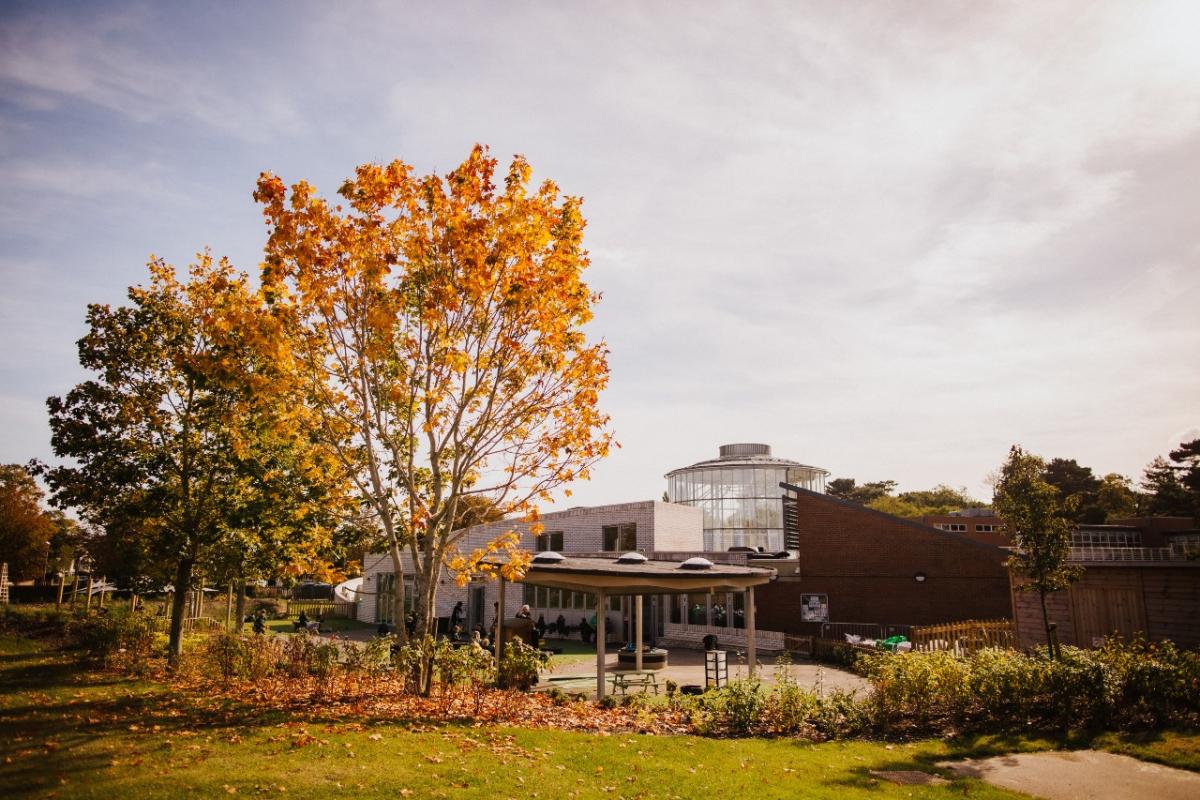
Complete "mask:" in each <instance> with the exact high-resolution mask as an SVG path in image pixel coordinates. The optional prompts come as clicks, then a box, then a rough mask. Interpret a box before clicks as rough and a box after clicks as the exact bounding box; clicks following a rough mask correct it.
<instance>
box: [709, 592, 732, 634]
mask: <svg viewBox="0 0 1200 800" xmlns="http://www.w3.org/2000/svg"><path fill="white" fill-rule="evenodd" d="M725 600H726V597H725V595H723V594H715V595H713V606H712V624H713V625H715V626H717V627H718V628H727V627H729V614H728V613H727V612H726V603H725Z"/></svg>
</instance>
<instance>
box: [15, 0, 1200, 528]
mask: <svg viewBox="0 0 1200 800" xmlns="http://www.w3.org/2000/svg"><path fill="white" fill-rule="evenodd" d="M1198 29H1200V4H1197V3H1195V2H1189V1H1188V0H1184V1H1183V2H1177V3H1170V2H1163V3H1158V2H1145V1H1143V0H1139V1H1137V2H1132V1H1131V2H1124V3H1111V2H1110V3H1102V2H1095V1H1094V0H1085V1H1083V2H1042V3H1031V4H1013V3H988V2H972V3H961V2H932V1H928V2H920V3H896V2H840V1H839V2H804V3H796V2H781V3H754V2H739V3H721V4H718V3H715V2H710V3H704V2H699V3H686V4H685V3H671V2H656V3H634V2H629V3H620V2H604V3H599V2H597V3H549V2H545V3H521V2H505V3H467V2H447V3H432V2H431V3H391V2H380V3H370V2H346V3H304V2H286V3H285V2H276V3H270V2H261V3H254V4H238V3H219V2H206V3H199V2H197V3H190V4H189V3H117V4H114V3H102V2H88V3H80V4H70V3H47V2H28V3H21V2H11V0H10V1H9V2H5V3H4V4H3V6H2V7H0V187H2V188H3V191H0V280H2V283H0V286H2V287H3V289H0V342H2V343H3V346H2V347H0V461H2V462H4V463H11V462H17V463H24V462H26V461H28V460H29V459H30V458H35V457H36V458H41V459H45V460H52V459H53V455H52V453H51V450H50V446H49V428H48V425H47V421H46V413H45V405H44V403H45V399H46V397H48V396H50V395H59V394H65V393H66V392H67V391H68V390H69V389H70V388H71V387H72V386H73V385H74V384H75V383H77V382H79V381H80V380H83V379H84V378H85V377H86V375H85V373H84V372H83V371H82V370H81V368H80V367H79V365H78V362H77V359H76V354H75V341H76V339H78V338H79V337H80V336H81V335H82V334H83V332H84V326H83V319H84V312H85V307H86V305H87V304H88V303H91V302H101V303H114V304H115V303H120V302H121V301H122V300H123V298H124V294H125V290H126V287H128V286H129V285H132V284H137V283H141V282H143V281H144V280H145V278H146V275H147V273H146V269H145V264H146V262H147V260H148V259H149V257H150V255H151V254H154V255H157V256H161V257H164V258H166V259H167V260H168V261H170V262H172V263H174V264H176V265H178V266H181V267H182V266H183V265H185V264H187V263H188V262H189V261H190V260H191V259H192V258H193V257H194V254H195V253H196V252H197V251H199V250H201V249H202V248H204V247H210V248H211V249H212V251H213V253H214V254H216V255H228V256H229V257H230V258H231V259H232V260H233V261H234V263H235V264H236V265H237V266H238V267H239V268H241V269H243V270H245V271H247V272H251V273H253V272H255V271H256V270H257V265H258V262H259V260H260V258H261V252H262V246H263V243H264V239H265V228H264V226H263V223H262V219H261V216H260V213H259V210H258V209H257V208H256V206H255V204H254V202H253V200H252V198H251V193H252V191H253V188H254V183H255V179H256V178H257V176H258V174H259V173H260V172H261V171H272V172H274V173H276V174H278V175H279V176H280V177H282V178H283V179H284V180H285V181H288V182H291V181H295V180H298V179H301V178H304V179H307V180H308V181H310V182H311V183H313V184H314V185H315V186H316V187H317V188H318V190H319V191H321V192H322V193H324V194H326V195H329V196H332V195H333V194H334V192H335V191H336V189H337V187H338V185H339V184H340V183H341V181H342V180H343V179H344V178H345V177H347V176H349V175H350V174H351V173H352V172H353V169H354V167H355V166H356V165H358V164H361V163H365V162H387V161H391V160H392V159H395V158H400V159H403V160H404V161H406V162H407V163H409V164H411V165H413V167H414V168H415V170H416V171H417V172H418V173H419V174H425V173H429V172H433V171H436V172H440V173H445V172H447V171H449V170H450V169H453V168H454V167H455V166H456V165H457V164H459V163H460V162H461V161H462V160H463V159H464V158H465V157H466V156H467V154H468V152H469V151H470V148H471V146H472V145H473V144H474V143H475V142H480V143H483V144H486V145H488V146H490V148H491V151H492V153H493V154H494V155H495V156H497V157H498V158H499V159H500V160H501V162H503V163H506V162H507V160H508V159H509V158H510V157H511V156H512V154H514V153H521V154H523V155H524V156H525V157H526V158H528V159H529V161H530V162H531V163H532V165H533V167H534V169H535V174H536V176H537V177H539V178H540V177H549V178H553V179H554V180H555V181H556V182H557V183H558V184H559V185H560V186H561V187H562V189H563V191H565V192H566V193H568V194H573V195H581V196H582V197H583V198H584V214H585V216H586V217H587V219H588V229H587V233H586V237H585V241H586V246H587V247H588V249H589V251H590V253H591V259H592V266H591V268H590V269H589V270H588V281H589V283H590V285H591V286H592V287H593V288H594V289H596V290H597V291H599V292H601V293H602V294H603V300H602V301H601V303H600V304H599V306H598V307H597V309H596V317H595V320H594V321H593V322H592V323H591V325H590V331H589V332H590V334H591V335H592V336H594V337H596V338H603V339H605V340H606V341H607V343H608V345H609V346H610V348H611V351H612V355H611V359H610V366H611V369H612V378H611V383H610V386H609V389H608V390H607V391H606V392H605V394H604V395H603V400H602V402H603V406H604V409H605V410H606V411H607V412H608V413H609V414H611V417H612V425H613V428H614V430H615V432H616V436H617V439H618V440H619V441H620V443H621V448H620V449H619V450H618V451H616V452H615V453H614V454H613V455H612V456H610V457H609V458H608V459H607V460H606V461H605V462H603V463H602V464H601V465H599V466H598V467H597V468H596V469H595V470H594V476H593V479H592V481H590V482H589V483H585V484H578V485H576V486H575V487H574V496H573V497H572V499H571V501H570V504H576V503H580V504H595V503H610V502H623V501H629V500H638V499H647V498H656V497H659V496H660V495H661V493H662V492H663V490H664V489H665V481H664V480H663V475H664V473H666V472H667V471H669V470H671V469H673V468H676V467H680V466H686V465H688V464H691V463H693V462H696V461H700V460H704V459H707V458H710V457H713V456H715V455H716V453H717V447H718V446H719V445H720V444H722V443H728V442H741V441H751V442H765V443H769V444H771V445H772V446H773V449H774V454H775V455H778V456H783V457H787V458H792V459H795V460H798V461H801V462H804V463H807V464H812V465H816V466H821V467H824V468H826V469H828V470H830V471H831V473H832V476H833V477H854V478H857V479H858V480H859V481H860V482H861V481H866V480H881V479H893V480H896V481H898V482H899V483H900V487H901V488H902V489H918V488H927V487H930V486H933V485H934V484H938V483H948V484H951V485H954V486H965V487H966V488H967V489H968V491H970V492H971V493H972V494H974V495H975V496H977V497H983V498H985V499H986V498H987V497H988V496H989V495H990V488H988V485H987V476H988V474H989V473H990V472H992V471H993V470H995V469H996V468H997V467H998V466H999V465H1000V463H1001V462H1002V461H1003V460H1004V458H1005V456H1006V454H1007V452H1008V449H1009V447H1010V446H1011V445H1012V444H1014V443H1020V444H1021V445H1023V446H1024V447H1025V448H1026V449H1028V450H1031V451H1033V452H1036V453H1039V454H1041V455H1043V456H1045V457H1047V458H1050V457H1064V458H1075V459H1077V460H1078V461H1079V462H1080V463H1082V464H1085V465H1087V466H1090V467H1092V468H1093V469H1094V470H1096V472H1097V473H1100V474H1104V473H1108V472H1120V473H1123V474H1126V475H1130V476H1134V477H1137V476H1140V474H1141V472H1142V470H1143V468H1144V466H1145V465H1146V463H1147V462H1149V461H1150V460H1151V459H1152V458H1154V457H1155V456H1156V455H1160V454H1164V453H1165V452H1166V451H1167V450H1169V449H1170V448H1171V447H1172V446H1174V445H1175V444H1176V443H1177V442H1179V441H1180V440H1184V439H1190V438H1195V437H1196V436H1200V369H1198V367H1200V314H1198V313H1197V312H1196V309H1197V308H1200V224H1197V210H1198V207H1200V204H1198V198H1197V188H1196V187H1198V186H1200V47H1196V45H1195V42H1194V34H1195V31H1196V30H1198Z"/></svg>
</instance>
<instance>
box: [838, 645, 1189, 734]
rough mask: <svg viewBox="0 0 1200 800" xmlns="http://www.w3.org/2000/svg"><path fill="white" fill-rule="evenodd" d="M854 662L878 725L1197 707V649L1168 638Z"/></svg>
mask: <svg viewBox="0 0 1200 800" xmlns="http://www.w3.org/2000/svg"><path fill="white" fill-rule="evenodd" d="M860 664H861V666H862V668H863V669H864V672H865V674H866V675H867V677H868V678H869V679H870V680H871V683H872V685H873V687H874V691H873V693H872V695H871V702H872V714H873V716H874V718H875V722H876V724H877V726H878V727H879V728H880V729H883V730H889V729H920V730H945V729H946V728H947V727H953V728H955V729H958V730H972V729H973V730H987V729H996V728H1001V727H1010V726H1012V725H1015V724H1019V725H1038V726H1043V727H1045V726H1050V727H1057V728H1073V727H1085V726H1103V727H1116V728H1147V727H1158V726H1161V725H1164V724H1169V723H1178V724H1189V723H1192V724H1194V722H1195V721H1196V719H1197V717H1198V716H1200V655H1198V654H1196V653H1194V652H1188V651H1181V650H1179V649H1178V648H1176V647H1175V646H1174V645H1172V644H1170V643H1169V642H1166V643H1162V644H1147V643H1146V642H1141V641H1136V642H1133V643H1131V644H1125V643H1122V642H1119V641H1115V640H1113V641H1109V642H1107V643H1106V644H1105V645H1104V646H1103V647H1101V648H1099V649H1096V650H1084V649H1080V648H1076V647H1064V648H1062V657H1061V658H1059V659H1056V660H1050V659H1049V658H1048V657H1047V656H1046V655H1045V654H1044V653H1042V652H1041V651H1036V652H1032V653H1029V654H1025V653H1020V652H1017V651H1012V650H981V651H979V652H977V653H974V654H972V655H970V656H961V657H960V656H954V655H951V654H949V653H903V654H897V655H891V654H878V655H870V656H865V657H864V658H863V659H862V661H861V662H860Z"/></svg>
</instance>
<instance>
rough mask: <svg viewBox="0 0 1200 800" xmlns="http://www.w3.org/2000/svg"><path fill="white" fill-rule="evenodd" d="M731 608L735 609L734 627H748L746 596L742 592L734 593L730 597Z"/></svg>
mask: <svg viewBox="0 0 1200 800" xmlns="http://www.w3.org/2000/svg"><path fill="white" fill-rule="evenodd" d="M729 597H730V600H731V601H732V602H730V604H729V605H730V607H731V608H733V627H735V628H744V627H746V595H744V594H743V593H741V592H734V593H732V594H731V595H729Z"/></svg>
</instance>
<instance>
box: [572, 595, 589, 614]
mask: <svg viewBox="0 0 1200 800" xmlns="http://www.w3.org/2000/svg"><path fill="white" fill-rule="evenodd" d="M591 597H592V596H591V595H590V594H587V593H586V592H572V599H573V603H572V607H573V608H577V609H579V610H580V611H582V610H583V609H585V608H588V607H590V606H591V605H592V602H591Z"/></svg>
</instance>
